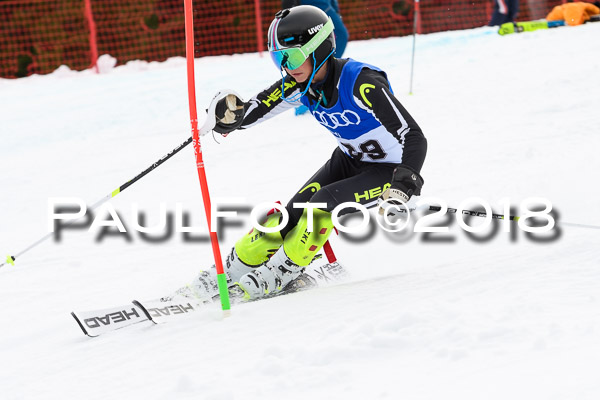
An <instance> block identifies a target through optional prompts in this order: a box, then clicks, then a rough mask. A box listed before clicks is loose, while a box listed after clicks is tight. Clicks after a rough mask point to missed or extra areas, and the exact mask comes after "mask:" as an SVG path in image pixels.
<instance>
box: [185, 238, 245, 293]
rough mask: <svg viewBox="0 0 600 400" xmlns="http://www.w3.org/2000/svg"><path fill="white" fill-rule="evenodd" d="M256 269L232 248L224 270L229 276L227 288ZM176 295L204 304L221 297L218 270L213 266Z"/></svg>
mask: <svg viewBox="0 0 600 400" xmlns="http://www.w3.org/2000/svg"><path fill="white" fill-rule="evenodd" d="M254 269H255V268H252V267H251V266H249V265H246V264H244V262H243V261H242V260H240V259H239V257H238V255H237V253H236V251H235V247H234V248H232V249H231V253H229V256H227V258H226V259H225V262H224V265H223V270H224V272H225V275H226V276H227V286H231V285H232V283H233V282H237V281H238V280H239V279H240V278H241V277H242V276H243V275H245V274H247V273H248V272H251V271H253V270H254ZM176 294H179V295H182V296H185V297H193V298H196V299H200V300H201V301H203V302H211V301H213V299H214V298H215V297H218V296H219V285H218V284H217V268H216V267H215V266H214V265H213V266H212V267H210V268H209V269H208V270H206V271H200V273H199V274H198V275H197V276H196V277H195V278H194V279H193V280H192V282H191V283H190V284H189V285H186V286H185V287H182V288H181V289H179V290H178V291H177V293H176Z"/></svg>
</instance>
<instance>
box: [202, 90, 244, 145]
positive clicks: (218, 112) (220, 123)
mask: <svg viewBox="0 0 600 400" xmlns="http://www.w3.org/2000/svg"><path fill="white" fill-rule="evenodd" d="M244 112H245V104H244V101H243V100H242V98H241V97H240V96H239V95H238V94H237V93H236V92H234V91H233V90H221V91H219V92H218V93H217V94H216V95H215V96H214V97H213V99H212V101H211V102H210V105H209V106H208V109H207V110H206V121H205V122H204V125H203V126H202V128H201V129H200V136H204V135H206V134H207V133H208V132H210V131H212V130H214V131H215V132H218V133H220V134H221V135H227V134H228V133H230V132H233V131H235V130H236V129H238V128H239V127H240V126H241V125H242V122H243V121H244Z"/></svg>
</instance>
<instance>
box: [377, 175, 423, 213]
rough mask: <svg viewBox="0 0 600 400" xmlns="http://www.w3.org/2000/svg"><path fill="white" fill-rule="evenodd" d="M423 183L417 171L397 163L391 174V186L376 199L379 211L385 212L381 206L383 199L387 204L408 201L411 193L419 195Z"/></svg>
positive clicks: (398, 203)
mask: <svg viewBox="0 0 600 400" xmlns="http://www.w3.org/2000/svg"><path fill="white" fill-rule="evenodd" d="M423 184H424V181H423V178H422V177H421V175H419V173H418V172H415V171H413V170H412V169H411V168H409V167H407V166H405V165H402V164H400V165H398V166H397V167H396V168H395V169H394V173H393V174H392V182H391V186H390V187H389V188H388V189H386V190H385V192H383V194H382V195H381V196H379V199H377V202H378V204H379V205H380V209H379V213H380V214H383V213H384V212H385V209H384V207H382V203H383V202H384V201H385V200H387V203H388V204H393V205H400V204H401V203H405V204H406V203H408V201H409V200H410V198H411V197H412V196H413V195H414V196H419V195H421V188H422V187H423Z"/></svg>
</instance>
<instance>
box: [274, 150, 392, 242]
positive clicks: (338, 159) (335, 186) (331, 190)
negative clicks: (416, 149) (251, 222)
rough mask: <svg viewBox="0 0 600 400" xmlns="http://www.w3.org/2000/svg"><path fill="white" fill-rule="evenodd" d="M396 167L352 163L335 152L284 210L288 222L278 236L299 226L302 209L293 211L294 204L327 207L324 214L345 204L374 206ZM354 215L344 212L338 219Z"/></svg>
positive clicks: (340, 151) (352, 161)
mask: <svg viewBox="0 0 600 400" xmlns="http://www.w3.org/2000/svg"><path fill="white" fill-rule="evenodd" d="M396 165H397V164H391V163H368V162H363V161H358V160H356V159H353V158H351V157H349V156H347V155H346V154H344V153H343V152H342V150H340V148H339V147H338V148H336V149H335V150H334V151H333V154H332V155H331V158H330V159H329V160H328V161H327V162H326V163H325V165H323V166H322V167H321V168H320V169H319V170H318V171H317V173H315V174H314V175H313V176H312V178H310V179H309V180H308V181H307V182H306V183H305V184H304V185H303V186H302V188H301V189H300V191H299V192H298V193H296V194H295V195H294V196H293V197H292V199H291V200H290V201H289V202H288V204H287V205H286V206H285V208H286V210H287V212H288V214H289V216H290V220H289V222H288V224H287V226H286V227H285V228H283V229H282V231H281V235H282V237H285V236H286V235H287V233H288V232H289V231H290V230H291V229H292V228H293V227H294V226H296V224H297V223H298V221H299V220H300V217H301V216H302V212H303V209H302V208H294V207H293V204H294V203H306V202H311V203H326V204H327V207H324V208H322V209H323V210H325V211H329V212H331V211H333V209H334V208H335V207H336V206H338V205H339V204H342V203H345V202H353V203H360V204H362V205H364V206H365V207H367V208H368V207H373V206H374V205H376V204H377V198H378V197H379V195H381V194H382V193H383V192H384V190H385V189H387V188H388V187H389V185H390V184H389V182H390V181H391V179H392V172H393V171H394V168H395V167H396ZM354 211H356V210H355V209H353V208H345V209H344V210H343V211H341V212H340V213H339V215H344V214H348V213H351V212H354Z"/></svg>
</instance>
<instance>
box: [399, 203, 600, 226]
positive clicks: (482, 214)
mask: <svg viewBox="0 0 600 400" xmlns="http://www.w3.org/2000/svg"><path fill="white" fill-rule="evenodd" d="M415 210H425V211H441V210H442V207H440V206H431V205H427V204H425V205H422V206H419V207H417V208H416V209H415ZM415 210H411V211H415ZM397 211H398V212H400V213H406V210H405V209H403V208H400V209H398V210H397ZM447 212H448V213H450V214H456V213H457V212H458V209H457V208H453V207H448V210H447ZM462 214H463V215H469V216H472V217H483V218H485V217H487V214H486V213H485V212H483V211H473V210H462ZM520 218H521V217H520V216H518V215H511V216H509V218H508V219H509V220H510V221H518V220H519V219H520ZM492 219H505V216H504V215H503V214H494V213H492ZM556 222H557V223H558V224H560V225H564V226H573V227H577V228H587V229H600V226H598V225H588V224H578V223H574V222H563V221H556Z"/></svg>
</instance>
